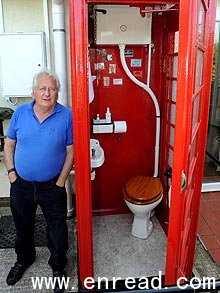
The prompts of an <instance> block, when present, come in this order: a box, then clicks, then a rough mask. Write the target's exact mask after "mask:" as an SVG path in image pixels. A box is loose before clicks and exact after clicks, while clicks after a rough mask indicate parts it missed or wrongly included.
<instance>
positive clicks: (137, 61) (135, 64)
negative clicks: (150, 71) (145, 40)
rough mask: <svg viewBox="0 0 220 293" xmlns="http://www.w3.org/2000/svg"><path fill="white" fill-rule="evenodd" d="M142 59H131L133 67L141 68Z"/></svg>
mask: <svg viewBox="0 0 220 293" xmlns="http://www.w3.org/2000/svg"><path fill="white" fill-rule="evenodd" d="M141 63H142V62H141V59H131V67H141Z"/></svg>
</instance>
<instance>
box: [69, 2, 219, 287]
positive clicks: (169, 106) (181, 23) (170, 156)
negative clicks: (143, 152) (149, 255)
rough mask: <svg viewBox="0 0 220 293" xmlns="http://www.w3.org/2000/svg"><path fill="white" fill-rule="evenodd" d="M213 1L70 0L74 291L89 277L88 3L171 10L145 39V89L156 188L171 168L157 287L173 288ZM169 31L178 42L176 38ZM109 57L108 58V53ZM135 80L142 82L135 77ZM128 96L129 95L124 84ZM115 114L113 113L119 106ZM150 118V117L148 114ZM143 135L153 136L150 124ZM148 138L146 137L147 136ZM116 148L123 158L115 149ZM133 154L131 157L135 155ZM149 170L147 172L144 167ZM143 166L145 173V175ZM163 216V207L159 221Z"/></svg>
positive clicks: (191, 236)
mask: <svg viewBox="0 0 220 293" xmlns="http://www.w3.org/2000/svg"><path fill="white" fill-rule="evenodd" d="M215 2H216V1H214V0H196V1H195V0H187V1H186V0H169V1H168V0H166V1H163V0H142V1H141V0H133V1H131V0H130V1H129V0H124V1H123V0H105V1H101V0H72V1H70V4H69V8H70V51H71V82H72V105H73V115H74V135H75V150H74V156H75V173H76V194H77V197H76V206H77V208H76V211H77V233H78V234H77V235H78V236H77V239H78V261H79V263H78V267H79V280H80V283H81V284H83V281H84V280H85V278H87V277H92V276H93V274H94V272H93V241H92V196H91V194H92V192H91V180H90V150H89V139H90V114H91V113H90V112H93V110H94V109H93V108H92V106H91V107H90V108H89V104H88V70H87V64H88V27H89V20H88V7H89V4H100V3H101V4H102V3H104V4H126V5H132V6H138V7H140V11H142V13H143V14H144V13H145V12H144V10H145V8H146V7H148V6H151V9H152V7H154V5H166V4H170V5H171V6H172V5H174V6H172V8H173V9H172V10H173V11H171V10H170V11H169V12H167V13H166V12H165V11H164V12H165V13H164V14H163V16H162V17H161V16H159V15H158V14H155V16H154V23H153V27H152V33H153V37H154V41H155V43H156V44H157V48H158V49H155V54H154V58H153V60H152V74H151V75H152V76H153V78H152V80H154V81H152V83H153V84H152V87H153V88H154V90H155V91H156V92H157V95H158V97H159V103H160V106H161V111H162V121H161V149H160V165H159V176H160V178H161V180H162V182H163V183H164V182H165V177H164V171H165V170H166V169H167V168H169V167H172V188H171V205H170V206H171V207H170V212H169V226H168V229H167V230H168V231H167V232H168V235H167V237H168V244H167V258H166V271H165V282H166V284H175V283H176V281H177V279H178V278H179V277H181V276H185V277H187V278H190V277H191V276H192V268H193V260H194V250H195V241H196V229H197V222H198V211H199V203H200V193H201V184H202V175H203V165H204V154H205V144H206V133H207V121H208V110H209V96H210V84H211V71H212V56H213V55H212V54H213V53H212V51H213V44H214V40H213V39H214V24H215V11H216V10H215V9H216V6H215V5H216V3H215ZM155 10H156V9H155ZM155 12H156V11H155ZM159 12H160V11H159ZM165 24H166V25H165ZM177 31H179V38H176V36H177V33H176V32H177ZM176 46H177V47H178V50H177V49H176ZM112 50H113V53H112V54H113V55H114V48H112ZM137 50H140V51H141V52H142V53H141V54H146V56H147V54H148V52H147V51H146V49H143V48H139V49H137ZM176 61H178V67H177V62H176ZM144 66H147V65H146V64H145V65H144ZM143 68H145V67H143ZM143 70H144V69H143ZM139 76H140V78H142V76H141V74H140V72H139ZM143 79H144V77H143ZM129 91H132V88H131V84H129V88H128V92H129ZM174 91H175V93H174ZM107 98H108V97H107ZM117 107H120V102H119V103H118V105H117ZM117 107H116V108H115V111H117V110H116V109H117ZM137 108H138V106H137ZM141 109H144V105H141ZM141 109H139V108H138V110H137V109H136V110H134V115H141V111H142V110H141ZM136 111H137V112H136ZM143 111H144V110H143ZM150 111H151V113H153V110H152V108H151V109H150ZM152 116H153V114H152ZM171 116H172V117H171ZM171 118H172V119H171ZM149 121H150V120H149ZM149 123H151V122H149ZM151 129H155V124H154V122H152V128H151ZM171 134H174V135H171ZM152 136H154V134H153V132H152ZM107 140H108V144H111V143H113V141H111V140H110V139H107ZM103 141H104V139H103ZM140 145H144V141H141V143H140ZM120 146H121V148H122V149H124V150H125V151H126V147H125V145H123V142H121V145H120ZM149 148H150V147H149ZM133 155H134V156H135V153H133ZM170 162H172V163H170ZM112 163H113V161H112ZM171 164H172V166H171ZM149 165H150V166H151V165H152V162H151V161H149ZM151 167H152V166H151ZM151 167H149V170H147V172H149V173H150V172H151V169H152V168H151ZM126 168H127V167H126ZM127 169H128V168H127ZM125 174H126V173H125ZM125 177H126V175H125ZM124 179H125V178H124ZM183 183H184V184H183ZM116 185H117V184H116ZM93 188H95V187H93ZM100 188H101V187H100ZM109 188H110V187H109ZM165 188H166V187H165ZM111 192H112V190H111ZM167 192H168V190H167ZM108 205H109V206H110V209H111V208H112V210H114V208H115V207H114V196H113V197H112V202H111V203H110V202H108V203H106V206H105V205H104V208H106V210H107V209H109V206H108ZM111 205H112V206H111ZM97 209H100V210H101V209H102V207H100V206H99V205H97ZM121 209H123V206H122V205H121V203H119V204H118V206H117V208H115V210H116V211H119V210H121ZM108 211H109V210H108ZM166 216H167V214H166V208H165V202H164V200H163V203H162V208H161V210H160V215H159V217H162V218H163V217H166Z"/></svg>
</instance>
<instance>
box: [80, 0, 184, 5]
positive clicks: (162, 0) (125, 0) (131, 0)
mask: <svg viewBox="0 0 220 293" xmlns="http://www.w3.org/2000/svg"><path fill="white" fill-rule="evenodd" d="M86 2H87V3H105V4H108V3H110V4H122V5H123V4H131V5H133V4H138V5H143V4H145V5H164V4H178V3H179V0H104V1H100V0H87V1H86Z"/></svg>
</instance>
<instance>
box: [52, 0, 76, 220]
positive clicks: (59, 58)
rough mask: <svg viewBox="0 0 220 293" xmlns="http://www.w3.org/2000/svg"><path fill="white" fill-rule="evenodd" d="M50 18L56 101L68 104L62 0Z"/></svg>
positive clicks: (54, 5)
mask: <svg viewBox="0 0 220 293" xmlns="http://www.w3.org/2000/svg"><path fill="white" fill-rule="evenodd" d="M52 18H53V40H54V63H55V71H56V74H57V75H58V77H59V80H60V84H61V88H60V93H59V99H58V102H59V103H60V104H62V105H64V106H68V96H67V95H68V91H67V62H66V38H65V11H64V1H63V0H53V1H52ZM71 182H72V180H71V175H70V176H68V178H67V180H66V184H65V186H66V190H67V217H68V218H71V217H72V215H73V211H74V207H73V198H72V183H71Z"/></svg>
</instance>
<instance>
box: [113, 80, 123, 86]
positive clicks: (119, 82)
mask: <svg viewBox="0 0 220 293" xmlns="http://www.w3.org/2000/svg"><path fill="white" fill-rule="evenodd" d="M113 84H114V85H122V84H123V79H122V78H114V79H113Z"/></svg>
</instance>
